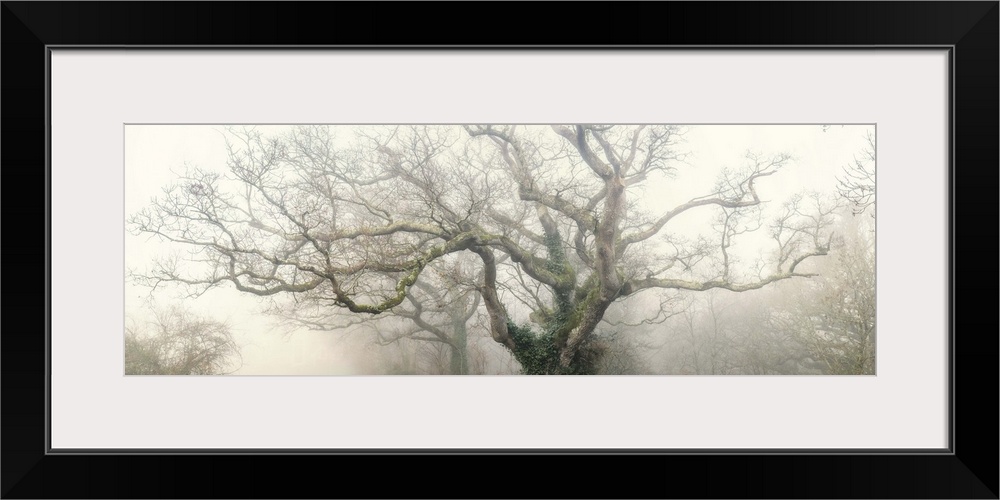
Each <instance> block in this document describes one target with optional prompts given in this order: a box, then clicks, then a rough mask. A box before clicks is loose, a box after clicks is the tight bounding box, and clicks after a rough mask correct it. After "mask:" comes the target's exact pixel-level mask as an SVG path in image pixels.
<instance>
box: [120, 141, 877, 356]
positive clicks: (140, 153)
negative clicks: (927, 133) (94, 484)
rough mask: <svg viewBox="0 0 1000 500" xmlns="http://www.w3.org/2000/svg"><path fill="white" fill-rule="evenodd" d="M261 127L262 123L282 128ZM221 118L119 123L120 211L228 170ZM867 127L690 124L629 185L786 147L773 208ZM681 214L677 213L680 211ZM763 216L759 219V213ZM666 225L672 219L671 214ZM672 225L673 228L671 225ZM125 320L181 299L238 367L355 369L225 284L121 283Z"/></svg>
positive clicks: (828, 187) (770, 190)
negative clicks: (675, 148) (667, 169)
mask: <svg viewBox="0 0 1000 500" xmlns="http://www.w3.org/2000/svg"><path fill="white" fill-rule="evenodd" d="M282 128H285V127H282V126H265V127H261V130H264V131H269V130H275V131H278V130H281V129H282ZM224 129H225V126H222V125H128V126H126V127H125V190H126V191H125V215H126V217H127V216H129V215H131V214H132V213H135V212H136V211H138V210H141V209H142V208H144V207H146V206H148V205H149V204H150V203H151V201H152V199H153V198H154V197H156V196H159V195H161V194H162V188H163V187H164V186H166V185H168V184H170V183H171V182H173V181H174V180H175V178H176V173H181V172H183V171H184V170H185V165H189V166H192V167H200V168H202V169H205V170H214V171H218V172H220V173H222V172H225V171H226V148H225V140H224V135H223V130H224ZM871 130H873V127H872V126H860V125H847V126H840V125H834V126H831V127H829V128H826V129H825V130H824V127H822V126H820V125H691V126H688V127H687V132H686V134H685V136H684V142H683V143H682V144H680V149H682V150H684V151H686V152H687V153H688V156H687V158H686V163H687V165H683V166H678V168H679V171H678V175H677V177H676V179H675V180H673V181H671V183H672V184H671V186H674V185H676V188H677V189H676V190H674V189H671V190H670V192H669V193H649V192H636V191H632V192H631V193H632V196H639V195H642V196H644V197H649V199H650V200H653V202H652V203H651V205H650V206H654V207H655V206H656V205H657V204H659V205H661V206H663V207H664V209H666V208H669V207H671V206H673V205H676V204H678V203H682V202H684V201H687V200H688V199H690V198H692V197H695V196H701V195H705V194H708V193H710V189H711V187H712V185H713V184H714V182H715V180H716V178H717V176H718V174H719V172H720V170H721V169H722V168H724V167H730V168H738V167H740V166H742V165H743V164H744V154H745V152H746V151H747V150H748V149H751V150H754V151H758V152H761V153H763V154H765V155H769V154H777V153H788V154H791V155H792V157H793V161H792V162H790V163H789V165H788V166H787V167H786V168H784V169H782V170H781V171H780V172H779V173H778V174H775V175H773V176H770V177H768V178H765V179H762V180H761V181H758V183H757V188H758V192H759V193H760V196H761V198H762V199H763V200H765V201H769V202H771V203H770V204H769V205H770V206H772V207H776V206H780V204H781V202H783V201H784V200H786V199H788V198H789V197H790V196H792V195H793V194H795V193H797V192H802V191H818V192H821V193H831V192H833V191H834V190H835V186H836V176H837V175H838V174H839V173H841V169H842V167H843V166H845V165H847V164H849V163H850V162H851V161H852V160H853V158H854V157H855V156H856V155H859V154H860V153H861V151H862V150H863V148H864V146H865V135H866V132H867V131H871ZM708 215H710V212H709V211H708V210H706V211H704V212H695V213H693V214H691V215H688V214H685V216H682V217H688V218H689V220H687V221H686V222H685V221H682V220H678V221H676V222H677V223H681V224H684V223H686V224H690V225H692V227H694V226H693V225H694V224H695V223H697V222H698V221H697V218H699V217H705V216H708ZM679 219H681V218H679ZM765 220H766V218H765ZM671 224H675V223H674V222H672V223H671ZM675 229H676V228H675ZM164 250H165V245H164V244H163V243H161V242H160V241H158V240H156V239H155V238H150V237H148V236H138V237H137V236H132V235H131V234H128V233H126V235H125V267H126V268H127V269H136V270H143V269H146V268H147V267H148V266H149V265H150V262H151V260H152V259H153V258H155V257H156V256H159V255H163V252H164ZM125 286H126V304H125V305H126V316H127V319H126V320H127V321H136V322H143V321H146V320H147V319H148V307H149V301H150V300H153V301H155V303H156V304H157V305H158V306H166V305H169V304H172V303H176V302H178V301H182V302H183V303H184V304H185V305H186V306H187V307H189V308H190V309H192V310H193V311H194V312H197V313H199V314H203V315H205V316H209V317H212V318H213V319H217V320H222V321H228V322H229V324H230V325H231V326H232V328H233V331H234V333H236V334H237V336H238V339H239V340H240V342H241V344H243V345H244V346H245V347H244V350H243V358H244V364H243V368H242V369H241V370H240V371H239V372H237V373H238V374H245V375H253V374H256V375H281V374H287V375H328V374H348V373H352V372H353V366H352V364H351V360H350V359H349V358H348V356H346V354H345V351H344V349H343V345H344V344H343V343H342V342H338V341H337V339H336V337H338V335H336V334H334V333H331V332H311V331H305V330H300V331H296V332H294V333H292V334H291V335H284V331H278V330H277V329H275V328H274V327H275V324H274V322H273V320H272V319H271V318H270V317H266V316H263V315H260V314H259V313H258V311H259V309H260V307H261V306H262V305H263V302H262V301H261V299H259V298H257V297H253V296H248V295H244V294H240V293H238V292H236V291H235V290H233V289H231V288H223V289H216V290H213V291H211V292H209V293H206V294H204V295H202V296H200V297H198V298H196V299H192V298H184V293H183V291H181V290H177V289H169V288H165V289H159V290H157V292H155V294H153V295H152V296H151V295H150V293H149V290H148V289H145V288H140V287H137V286H135V285H132V284H131V283H126V285H125Z"/></svg>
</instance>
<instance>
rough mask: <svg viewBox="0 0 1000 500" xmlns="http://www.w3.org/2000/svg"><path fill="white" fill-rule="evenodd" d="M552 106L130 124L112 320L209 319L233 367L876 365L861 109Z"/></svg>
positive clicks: (318, 370)
mask: <svg viewBox="0 0 1000 500" xmlns="http://www.w3.org/2000/svg"><path fill="white" fill-rule="evenodd" d="M561 130H562V131H563V132H562V133H563V135H562V136H560V133H559V132H560V131H559V130H557V128H555V127H553V128H550V127H548V126H547V125H546V126H518V127H511V126H506V125H497V126H492V127H488V126H478V125H476V126H467V127H462V126H431V127H424V128H422V127H419V126H418V127H394V126H383V127H375V126H364V127H361V126H359V127H355V126H346V125H345V126H341V125H331V126H328V127H310V126H301V127H293V126H276V125H262V126H249V127H248V126H225V125H128V126H126V128H125V188H126V193H125V216H126V220H125V228H124V230H125V233H126V234H125V268H126V276H125V277H124V286H125V290H126V304H125V306H126V317H125V318H124V319H123V325H124V328H123V329H124V330H125V331H128V332H133V333H134V334H136V335H137V338H141V339H146V341H147V342H148V343H147V344H144V345H148V346H149V347H147V348H146V349H147V350H148V352H147V351H144V353H145V354H144V355H147V356H151V357H155V356H161V357H171V358H172V359H175V360H176V359H177V358H179V357H184V356H187V358H186V359H187V360H188V361H190V360H191V359H199V360H201V359H204V356H203V354H201V353H200V352H201V351H198V352H195V351H197V350H198V349H202V350H204V349H205V348H204V345H205V343H206V342H208V343H209V344H211V345H212V346H216V345H217V344H218V343H215V344H213V343H212V342H209V341H206V340H205V339H203V338H194V340H191V339H190V338H188V339H187V340H184V341H183V342H182V343H181V344H170V345H174V346H177V345H182V347H169V348H168V347H163V346H164V345H167V344H165V343H162V342H161V343H160V344H157V343H156V342H154V341H153V340H152V339H155V338H156V335H158V334H160V335H163V334H165V333H166V334H169V335H180V334H179V333H177V331H174V330H178V329H179V330H184V332H185V333H184V335H198V332H197V328H196V327H195V326H190V328H186V329H185V328H181V327H174V330H170V328H166V327H164V326H163V325H161V324H159V323H158V319H157V318H158V316H157V314H158V312H162V311H165V310H180V311H183V314H184V315H185V317H187V318H190V319H192V321H193V320H196V319H200V320H205V321H209V322H217V323H219V324H222V325H224V327H225V329H226V330H227V331H228V332H229V333H231V336H232V340H233V342H234V343H235V345H236V346H238V349H237V352H235V353H233V355H231V356H229V357H228V358H226V359H225V361H226V363H223V365H220V366H225V368H223V369H220V370H219V371H218V373H226V374H232V375H404V374H418V375H458V374H468V375H474V374H478V375H513V374H529V373H530V374H538V373H591V374H598V375H820V374H826V375H829V374H853V375H859V374H865V375H870V374H874V372H875V330H874V243H875V234H874V213H875V211H874V206H873V205H866V204H865V202H866V201H867V199H866V198H865V196H866V193H865V192H864V190H865V189H871V190H872V191H871V195H873V192H874V191H873V190H874V126H871V125H839V124H838V125H821V124H815V125H683V126H676V127H675V126H671V127H660V128H657V127H652V126H650V127H635V126H631V127H629V126H620V127H596V126H594V127H593V128H592V129H586V128H579V127H578V128H576V129H574V128H573V127H564V128H563V129H561ZM574 130H575V133H576V135H575V136H573V133H574ZM658 134H660V135H658ZM570 136H573V137H576V138H577V140H576V141H574V140H570V139H568V137H570ZM581 138H582V139H581ZM564 139H565V140H564ZM869 141H871V142H869ZM630 152H631V156H629V155H630ZM588 155H590V156H589V157H588ZM633 157H634V160H635V161H634V165H632V163H633ZM619 164H621V165H625V166H621V167H620V166H619ZM629 165H632V166H629ZM602 169H606V173H605V170H602ZM858 172H862V173H864V174H867V173H870V174H871V176H870V178H866V179H862V180H861V184H860V185H858V182H859V181H858V175H860V174H858ZM615 178H617V179H619V180H620V181H621V183H622V185H623V186H624V188H623V189H624V193H625V197H624V198H623V201H622V202H621V205H614V204H613V203H611V202H609V201H608V200H609V199H610V197H609V195H608V194H607V193H606V191H607V190H608V189H607V186H613V185H614V184H613V182H614V179H615ZM869 181H870V186H868V185H866V184H864V182H869ZM602 190H604V191H602ZM859 190H860V191H859ZM602 193H603V194H602ZM859 193H860V194H859ZM797 197H798V198H799V199H800V201H799V202H798V203H797V204H794V205H789V202H791V201H793V200H795V199H797ZM590 200H596V201H594V202H593V203H590V205H588V202H589V201H590ZM872 200H873V198H872ZM686 204H691V205H692V206H691V207H690V208H684V209H679V208H680V207H684V206H685V205H686ZM581 207H584V208H586V210H582V209H581ZM616 211H619V212H620V213H619V212H616ZM671 211H676V212H677V213H676V214H674V216H671V217H665V214H670V213H671ZM583 212H588V213H583ZM661 219H662V220H663V221H664V222H663V223H662V224H660V225H659V226H658V225H657V222H658V221H660V220H661ZM609 220H617V221H618V222H617V223H616V224H615V225H614V227H611V228H610V229H608V231H609V232H607V233H602V232H601V231H602V227H601V223H602V222H604V221H609ZM583 221H586V222H587V223H588V224H589V223H590V222H593V227H588V226H586V225H585V224H584V223H583ZM775 221H778V222H775ZM401 224H402V225H406V224H410V226H412V227H410V226H407V227H404V228H403V229H399V227H400V225H401ZM660 226H662V227H660ZM390 229H391V231H390ZM654 229H655V230H654ZM644 232H648V233H649V236H642V237H641V238H640V236H639V235H642V234H643V233H644ZM605 236H607V237H608V238H609V239H608V240H607V241H610V242H611V243H612V244H617V245H618V247H617V249H616V250H612V251H611V253H612V257H610V258H609V257H607V256H606V255H605V253H606V252H605V253H602V250H601V248H602V247H601V242H602V241H603V240H602V238H604V237H605ZM468 238H472V240H471V242H468V241H467V239H468ZM553 238H556V240H558V244H556V245H555V246H553V245H552V244H551V241H552V239H553ZM629 238H633V239H634V240H635V241H634V243H629V245H628V246H626V245H625V244H624V243H623V241H629V242H631V241H632V240H629ZM564 254H565V255H564ZM489 258H493V259H495V260H496V263H495V264H487V262H488V259H489ZM604 264H607V266H606V267H602V266H603V265H604ZM491 265H492V266H493V267H490V266H491ZM608 269H610V270H608ZM490 270H493V272H494V274H495V275H496V278H495V284H492V285H491V284H490V281H489V278H488V276H489V274H490V273H489V272H488V271H490ZM411 275H412V279H411ZM567 279H571V280H572V283H571V284H570V285H565V286H564V283H565V281H566V280H567ZM612 284H613V285H614V286H613V287H612V286H611V285H612ZM615 287H617V288H615ZM240 289H242V291H241V290H240ZM606 290H613V292H614V293H612V294H609V293H608V292H606ZM491 292H492V295H491ZM594 297H597V298H594ZM491 298H492V299H493V300H491ZM605 299H606V304H605V303H603V302H602V301H604V300H605ZM595 303H596V304H597V305H594V304H595ZM354 309H357V310H358V311H360V312H357V311H354ZM595 311H596V312H595ZM592 312H593V313H594V314H598V317H597V318H596V320H595V324H596V325H595V326H593V327H592V328H588V323H587V318H588V314H590V313H592ZM498 315H503V319H502V320H498V319H497V318H498ZM581 317H582V318H583V319H581ZM168 330H170V331H168ZM192 332H194V333H192ZM547 335H548V336H547ZM550 337H551V339H552V340H551V344H549V343H548V342H550V340H549V338H550ZM542 339H544V342H543V340H542ZM536 344H537V345H536ZM543 344H544V345H543ZM526 345H530V348H529V347H525V346H526ZM213 348H214V347H213ZM192 350H194V351H192ZM549 350H551V353H549ZM219 352H221V351H215V352H214V353H213V354H212V356H222V354H218V353H219ZM539 353H548V354H544V355H543V354H539ZM539 356H542V357H544V359H541V360H539ZM545 356H548V357H545ZM536 362H537V365H536ZM163 363H166V361H163ZM163 366H165V365H163ZM154 371H155V370H154Z"/></svg>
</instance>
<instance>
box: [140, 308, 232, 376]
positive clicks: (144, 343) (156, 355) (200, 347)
mask: <svg viewBox="0 0 1000 500" xmlns="http://www.w3.org/2000/svg"><path fill="white" fill-rule="evenodd" d="M241 364H242V357H241V356H240V347H239V345H238V344H237V343H236V341H235V339H234V338H233V334H232V333H231V332H230V330H229V327H228V326H226V325H225V324H224V323H221V322H218V321H214V320H210V319H205V318H200V317H197V316H196V315H194V314H193V313H191V312H188V311H186V310H184V309H181V308H177V307H174V308H170V309H167V310H163V311H156V312H155V321H153V322H152V323H150V324H149V328H141V327H139V328H136V327H133V326H129V327H126V330H125V374H126V375H223V374H227V373H232V372H234V371H236V370H238V369H239V368H240V366H241Z"/></svg>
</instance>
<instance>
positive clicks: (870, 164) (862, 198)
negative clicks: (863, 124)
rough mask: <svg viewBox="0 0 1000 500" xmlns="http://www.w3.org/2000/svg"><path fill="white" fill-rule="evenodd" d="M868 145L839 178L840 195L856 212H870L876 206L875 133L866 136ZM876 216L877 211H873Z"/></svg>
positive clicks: (872, 214)
mask: <svg viewBox="0 0 1000 500" xmlns="http://www.w3.org/2000/svg"><path fill="white" fill-rule="evenodd" d="M865 141H866V146H865V149H864V151H862V152H861V155H860V156H857V157H855V158H854V162H853V163H851V164H850V165H848V166H846V167H844V172H843V174H842V175H841V176H840V177H839V178H838V185H837V189H838V191H839V192H840V195H841V196H842V197H843V198H844V199H846V200H847V201H848V202H849V203H850V204H851V205H852V207H853V210H854V214H855V215H859V214H863V213H865V212H869V211H870V209H871V208H872V207H874V206H875V134H874V133H872V132H868V133H867V135H866V136H865ZM871 216H872V217H875V213H874V212H871Z"/></svg>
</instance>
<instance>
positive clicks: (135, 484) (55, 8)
mask: <svg viewBox="0 0 1000 500" xmlns="http://www.w3.org/2000/svg"><path fill="white" fill-rule="evenodd" d="M2 5H3V6H2V14H0V22H2V36H3V44H2V52H0V61H2V68H3V71H2V75H3V86H2V96H3V104H4V105H3V108H2V123H3V142H4V145H5V146H6V147H4V148H3V149H2V153H0V154H2V165H3V167H4V168H5V172H4V173H5V177H6V179H7V181H6V183H5V186H6V189H5V190H4V194H5V195H7V196H6V197H5V202H4V208H5V209H6V216H5V217H4V219H3V220H4V222H6V223H7V224H6V229H7V231H6V234H7V235H8V238H7V240H6V242H5V244H4V245H3V247H2V248H3V254H4V260H5V261H6V263H7V264H8V266H7V269H6V270H7V279H8V293H7V294H5V295H4V302H5V306H4V310H5V311H6V312H7V313H8V314H6V315H5V320H4V323H3V325H4V326H5V327H6V328H5V329H4V331H3V335H2V337H0V342H2V349H0V356H2V365H0V368H2V372H3V377H2V403H3V404H2V432H3V436H2V438H3V439H2V440H0V445H2V452H3V461H2V496H3V497H4V498H43V497H44V498H50V497H52V498H91V497H104V498H113V497H129V498H163V497H167V498H192V497H201V498H210V497H231V498H263V497H271V498H302V497H314V496H321V497H400V498H410V497H420V496H433V497H441V498H453V497H463V498H466V497H468V498H472V497H510V498H521V497H539V498H541V497H551V496H559V497H580V498H594V497H604V498H636V497H651V498H660V497H662V498H667V497H689V498H762V497H766V498H788V497H797V498H896V497H902V498H927V497H932V498H998V466H997V458H998V447H997V442H998V441H997V428H996V426H995V423H996V422H997V421H998V405H997V399H996V395H997V391H996V386H995V385H994V384H995V383H996V381H997V378H996V373H997V371H996V369H997V356H996V353H997V352H998V351H997V335H996V332H997V330H994V329H993V328H995V327H996V324H997V323H996V319H995V318H996V316H995V314H994V310H993V309H992V307H991V306H985V307H983V306H979V302H974V301H973V298H977V299H978V298H983V299H985V300H984V301H983V302H984V303H986V304H993V302H992V300H993V298H994V297H995V294H996V287H995V281H994V278H993V277H994V276H996V273H995V272H994V268H993V267H992V266H993V263H994V262H996V261H995V255H996V254H994V253H993V251H994V250H995V248H994V247H995V242H996V241H997V238H996V236H997V235H996V233H994V232H993V231H995V229H993V228H995V227H996V226H992V223H993V222H994V221H993V217H995V216H996V214H997V212H996V206H997V205H996V201H997V191H996V186H997V185H998V184H997V173H998V165H1000V158H998V130H1000V129H998V117H1000V113H998V94H1000V84H998V63H1000V57H998V40H1000V35H998V33H1000V31H998V22H1000V3H998V2H996V1H989V2H773V3H770V2H765V3H751V2H735V3H728V2H704V3H701V2H693V3H688V2H663V3H614V4H610V3H579V4H577V3H558V4H553V5H550V6H548V8H542V7H540V6H539V5H538V4H519V3H503V4H492V3H478V4H471V3H470V4H423V3H401V4H387V3H322V2H301V3H299V2H278V3H271V2H176V3H174V2H136V3H131V2H6V1H5V2H2ZM547 12H556V14H554V15H549V14H546V13H547ZM456 14H457V15H459V16H460V17H461V18H463V19H466V21H465V22H461V23H455V22H454V21H453V19H455V15H456ZM512 26H516V27H517V29H516V31H511V29H512ZM511 41H516V42H517V44H518V45H519V46H521V47H527V46H533V47H541V46H557V45H563V44H566V43H567V42H568V41H572V43H573V46H576V47H581V46H590V47H594V48H608V49H609V50H613V46H609V45H607V44H608V43H609V42H613V43H614V44H616V45H615V46H632V47H648V48H650V49H656V48H662V47H666V46H685V47H704V48H712V47H721V46H726V47H758V48H759V47H775V46H779V47H785V48H791V47H794V48H802V49H804V50H808V49H810V48H820V47H834V46H835V47H852V48H858V49H863V48H876V47H895V48H905V47H928V46H946V47H950V49H949V50H950V60H951V68H950V69H951V73H952V75H951V76H952V86H951V92H952V98H953V105H952V110H951V113H950V116H951V123H950V129H951V131H952V136H953V142H952V165H951V169H950V170H951V178H950V181H951V193H952V195H951V198H952V199H951V206H950V209H951V213H950V214H949V215H950V220H951V223H950V238H951V248H950V262H951V276H950V282H951V286H952V290H951V293H950V294H949V297H950V310H951V313H950V316H951V320H952V325H953V326H952V332H951V343H950V351H951V355H952V373H951V380H950V382H951V384H950V385H951V407H952V418H951V423H952V425H951V429H950V434H951V446H950V449H949V450H948V451H947V452H946V453H940V452H938V453H922V454H913V453H865V452H839V453H835V452H816V453H810V452H791V453H735V452H726V451H714V452H707V451H705V452H697V451H695V452H692V453H683V454H680V453H678V454H650V453H647V454H635V453H629V452H628V450H621V451H620V452H619V453H607V452H605V453H599V454H588V453H568V452H552V453H538V452H535V453H529V452H526V451H521V452H505V453H498V452H496V451H492V452H491V451H489V450H483V451H482V452H477V453H469V452H465V453H461V454H458V453H447V452H433V451H430V450H423V451H420V452H409V453H400V452H381V453H377V452H360V451H359V452H358V453H357V454H352V455H344V454H320V453H316V454H298V453H295V450H287V451H286V452H285V453H273V452H270V453H266V454H255V453H225V452H218V453H203V452H197V451H193V450H192V451H187V452H180V453H158V452H155V451H151V452H150V453H79V454H57V453H50V451H51V450H50V448H49V443H48V441H47V422H48V420H47V416H48V408H49V401H48V400H47V392H48V391H47V389H48V387H47V380H48V379H47V373H48V363H47V359H48V357H47V349H48V343H47V339H48V333H49V331H48V318H49V314H50V311H49V303H48V289H47V283H48V282H49V272H50V268H49V265H48V261H49V259H48V256H49V253H50V252H51V249H50V246H49V241H50V231H49V220H48V211H49V207H50V200H49V196H48V193H49V188H48V186H49V184H48V182H49V179H48V172H49V170H48V168H49V167H48V147H49V142H48V131H47V118H48V101H47V99H46V96H47V89H48V86H47V85H48V81H47V78H48V71H47V70H48V67H47V61H48V55H49V51H50V50H51V47H53V46H59V47H64V48H72V47H93V48H99V47H119V48H120V47H121V46H127V47H129V46H135V47H138V46H144V47H149V48H152V47H178V46H190V47H192V48H194V47H209V46H211V47H220V48H241V47H282V46H285V47H304V46H314V47H329V46H343V45H353V46H372V47H377V46H396V47H402V46H414V47H416V46H421V47H431V46H453V45H455V44H457V43H459V42H461V46H463V47H484V46H497V45H507V46H510V45H508V44H510V42H511ZM416 44H419V45H416ZM520 44H528V45H520ZM914 147H919V145H914ZM959 188H961V189H959ZM959 191H961V193H960V194H959ZM986 214H990V215H989V216H987V215H986ZM40 218H41V219H43V221H44V222H42V221H40V220H39V219H40ZM986 219H989V220H986ZM40 222H41V223H40ZM984 222H985V223H988V224H985V223H984ZM958 228H962V231H961V232H957V231H956V229H958ZM984 268H988V269H984ZM40 269H45V279H44V280H42V279H40V274H41V273H39V271H38V270H40ZM959 271H964V275H963V277H964V279H962V280H958V279H956V278H957V276H958V272H959ZM12 272H13V273H14V274H11V273H12ZM973 272H974V273H975V274H974V275H973ZM962 299H965V300H964V301H962ZM959 313H960V314H959ZM313 470H326V471H329V473H328V474H326V473H324V474H319V475H314V473H312V472H311V471H313ZM369 471H371V472H373V473H374V477H381V479H380V480H379V481H378V482H377V483H367V482H365V481H362V480H361V478H366V477H370V476H371V475H370V474H368V473H367V472H369ZM363 472H364V474H363ZM469 482H471V483H473V484H481V485H482V486H481V487H480V488H481V489H477V490H469V489H467V488H466V487H464V486H460V485H464V484H466V483H469Z"/></svg>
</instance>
